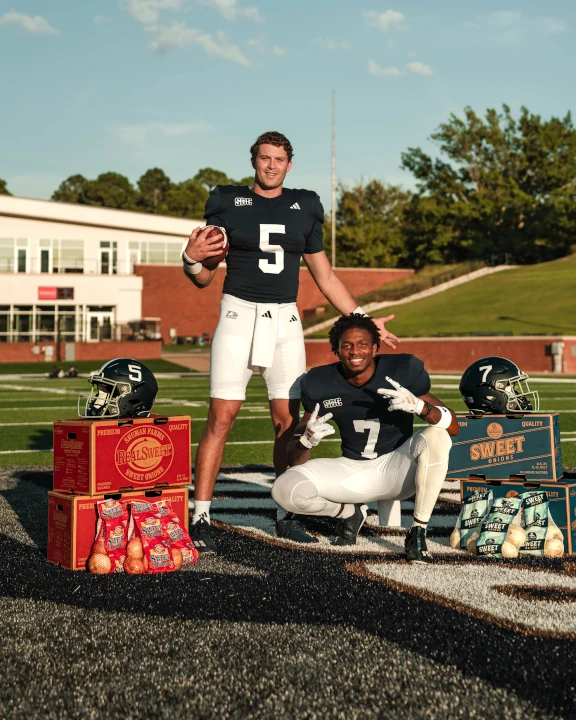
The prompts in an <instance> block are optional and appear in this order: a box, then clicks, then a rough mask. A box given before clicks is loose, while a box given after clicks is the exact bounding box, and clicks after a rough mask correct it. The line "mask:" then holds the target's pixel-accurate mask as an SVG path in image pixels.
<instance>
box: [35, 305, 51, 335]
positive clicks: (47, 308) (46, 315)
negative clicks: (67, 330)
mask: <svg viewBox="0 0 576 720" xmlns="http://www.w3.org/2000/svg"><path fill="white" fill-rule="evenodd" d="M55 334H56V314H55V306H54V305H37V306H36V338H35V340H36V341H39V340H44V341H50V340H54V338H55Z"/></svg>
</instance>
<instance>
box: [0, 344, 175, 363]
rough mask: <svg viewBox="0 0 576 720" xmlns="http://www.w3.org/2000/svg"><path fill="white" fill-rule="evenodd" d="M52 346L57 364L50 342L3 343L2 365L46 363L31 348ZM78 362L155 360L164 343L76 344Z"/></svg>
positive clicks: (62, 346) (41, 355) (62, 350)
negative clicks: (117, 359)
mask: <svg viewBox="0 0 576 720" xmlns="http://www.w3.org/2000/svg"><path fill="white" fill-rule="evenodd" d="M35 345H36V346H38V347H44V346H46V345H52V346H53V347H54V354H53V356H52V360H53V361H54V362H56V344H55V343H48V342H43V343H42V342H38V343H25V342H16V343H1V344H0V363H8V362H36V361H38V362H45V360H46V357H45V355H44V353H40V355H34V354H33V353H32V350H31V348H32V347H34V346H35ZM75 345H76V348H75V352H76V360H112V358H116V357H129V358H134V359H136V360H155V359H157V358H160V357H161V355H162V343H161V342H160V341H159V340H158V341H154V342H102V343H75ZM60 349H61V357H62V358H64V357H65V351H64V343H61V344H60Z"/></svg>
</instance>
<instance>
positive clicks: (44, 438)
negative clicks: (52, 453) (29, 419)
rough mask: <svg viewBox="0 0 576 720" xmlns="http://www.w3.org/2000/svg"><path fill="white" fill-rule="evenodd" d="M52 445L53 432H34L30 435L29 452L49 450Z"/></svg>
mask: <svg viewBox="0 0 576 720" xmlns="http://www.w3.org/2000/svg"><path fill="white" fill-rule="evenodd" d="M52 443H53V431H52V429H50V430H40V429H38V430H34V432H33V433H32V434H31V435H30V450H51V449H52Z"/></svg>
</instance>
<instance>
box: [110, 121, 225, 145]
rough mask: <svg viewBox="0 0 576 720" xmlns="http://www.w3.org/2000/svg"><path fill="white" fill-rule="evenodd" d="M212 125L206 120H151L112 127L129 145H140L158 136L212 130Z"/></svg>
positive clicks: (167, 136) (116, 134) (181, 134)
mask: <svg viewBox="0 0 576 720" xmlns="http://www.w3.org/2000/svg"><path fill="white" fill-rule="evenodd" d="M211 129H212V127H211V126H210V125H209V124H208V123H206V122H200V123H167V122H151V123H145V124H140V125H138V124H134V125H117V126H115V127H113V128H111V130H112V132H113V134H114V135H115V136H116V137H117V139H118V140H120V141H121V142H123V143H126V144H127V145H133V146H140V145H144V144H146V143H149V142H153V141H154V140H155V139H156V140H157V139H158V138H178V137H182V136H183V135H192V134H198V133H205V132H210V130H211Z"/></svg>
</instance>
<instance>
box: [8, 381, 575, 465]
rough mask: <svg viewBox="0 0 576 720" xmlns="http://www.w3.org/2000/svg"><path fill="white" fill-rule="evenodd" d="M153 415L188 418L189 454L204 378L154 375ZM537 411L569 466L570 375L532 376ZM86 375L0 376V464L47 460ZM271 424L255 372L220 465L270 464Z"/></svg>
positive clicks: (454, 397) (199, 426) (204, 400)
mask: <svg viewBox="0 0 576 720" xmlns="http://www.w3.org/2000/svg"><path fill="white" fill-rule="evenodd" d="M158 382H159V388H160V389H159V393H158V398H157V402H156V404H155V405H154V412H156V413H161V414H169V415H190V416H191V417H192V443H193V451H194V450H195V447H196V445H197V443H198V440H199V438H200V436H201V434H202V432H203V430H204V426H205V421H206V413H207V408H208V382H209V381H208V378H207V377H205V376H199V377H185V378H180V377H169V376H162V377H161V378H160V379H159V381H158ZM530 382H531V387H533V388H534V389H537V390H538V391H539V393H540V401H541V409H542V410H543V411H558V412H560V414H561V415H560V424H561V432H562V454H563V463H564V465H565V466H566V467H575V466H576V409H575V408H576V379H570V378H562V379H559V381H558V382H555V381H554V378H543V379H541V380H538V379H537V378H536V379H533V380H531V381H530ZM89 389H90V385H89V383H88V382H87V380H86V378H76V379H64V378H63V379H59V380H53V379H52V380H48V379H28V378H27V379H25V380H12V379H9V380H8V379H6V380H4V379H2V377H1V376H0V428H1V430H2V431H1V432H0V467H1V466H4V467H5V466H12V467H22V466H28V467H29V466H33V465H37V466H38V465H44V466H47V465H51V464H52V453H51V449H52V427H51V426H52V422H53V421H54V420H62V419H65V418H74V417H77V398H78V396H79V395H80V394H81V393H87V392H88V391H89ZM432 393H434V394H435V395H437V396H438V397H440V398H441V399H442V400H443V401H444V402H445V403H446V404H447V405H448V406H449V407H452V408H453V409H454V410H456V411H462V410H465V406H464V403H463V402H462V398H461V397H460V393H459V391H458V380H457V379H456V377H455V376H435V377H433V385H432ZM272 441H273V434H272V425H271V421H270V417H269V411H268V401H267V396H266V389H265V387H264V383H263V381H262V379H261V378H260V376H255V377H254V378H253V379H252V380H251V382H250V384H249V386H248V392H247V397H246V402H245V404H244V405H243V407H242V410H241V411H240V414H239V417H238V420H237V422H236V425H235V426H234V428H233V430H232V433H231V435H230V438H229V441H228V444H227V447H226V453H225V455H224V465H245V464H249V463H255V464H260V465H270V463H271V449H272ZM339 447H340V446H339V442H338V436H335V437H334V438H329V439H328V440H325V441H324V442H323V443H322V445H321V448H320V449H319V450H316V451H315V452H316V454H321V455H323V456H330V457H336V456H338V455H339Z"/></svg>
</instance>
